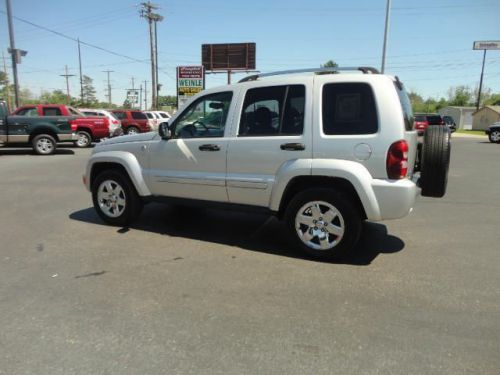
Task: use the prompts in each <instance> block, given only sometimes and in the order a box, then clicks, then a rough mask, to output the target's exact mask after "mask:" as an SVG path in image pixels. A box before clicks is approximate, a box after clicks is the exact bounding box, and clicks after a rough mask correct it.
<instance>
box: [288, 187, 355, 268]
mask: <svg viewBox="0 0 500 375" xmlns="http://www.w3.org/2000/svg"><path fill="white" fill-rule="evenodd" d="M285 222H286V226H287V229H288V231H289V235H290V238H291V239H292V242H293V243H294V244H295V245H296V246H297V247H298V248H299V249H301V250H303V251H305V252H306V253H308V254H310V255H312V256H314V257H316V258H320V259H336V258H341V257H343V256H346V255H347V254H348V253H350V252H351V251H352V249H353V248H354V246H355V245H356V243H357V242H358V239H359V236H360V233H361V226H362V225H361V215H360V212H359V210H358V209H357V208H356V206H355V204H354V203H353V201H352V199H350V198H349V197H348V196H346V195H344V194H342V193H341V192H338V191H335V190H332V189H309V190H305V191H302V192H300V193H298V194H297V195H296V196H295V197H293V198H292V200H291V201H290V203H289V205H288V208H287V210H286V213H285Z"/></svg>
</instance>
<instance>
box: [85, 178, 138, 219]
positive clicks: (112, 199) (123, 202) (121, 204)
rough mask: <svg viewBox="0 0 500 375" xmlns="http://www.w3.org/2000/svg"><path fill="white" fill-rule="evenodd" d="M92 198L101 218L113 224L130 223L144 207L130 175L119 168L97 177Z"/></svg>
mask: <svg viewBox="0 0 500 375" xmlns="http://www.w3.org/2000/svg"><path fill="white" fill-rule="evenodd" d="M92 200H93V203H94V208H95V210H96V211H97V213H98V215H99V216H100V217H101V219H103V220H104V221H105V222H107V223H109V224H111V225H120V226H124V225H129V224H130V223H132V222H133V221H134V220H135V219H136V218H137V217H138V216H139V214H140V213H141V210H142V207H143V203H142V200H141V198H140V197H139V195H138V194H137V192H136V190H135V187H134V185H133V184H132V182H131V181H130V179H129V178H128V176H125V175H124V174H123V173H122V172H120V171H117V170H107V171H104V172H101V173H100V174H99V175H98V176H97V177H96V179H95V180H94V182H93V183H92Z"/></svg>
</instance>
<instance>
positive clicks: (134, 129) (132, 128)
mask: <svg viewBox="0 0 500 375" xmlns="http://www.w3.org/2000/svg"><path fill="white" fill-rule="evenodd" d="M139 133H140V130H139V128H138V127H137V126H129V127H128V128H127V134H139Z"/></svg>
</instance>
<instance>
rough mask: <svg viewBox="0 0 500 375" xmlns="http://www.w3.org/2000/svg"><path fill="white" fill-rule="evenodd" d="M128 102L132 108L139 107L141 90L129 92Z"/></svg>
mask: <svg viewBox="0 0 500 375" xmlns="http://www.w3.org/2000/svg"><path fill="white" fill-rule="evenodd" d="M127 102H128V103H129V104H130V106H132V107H136V106H138V105H139V90H127Z"/></svg>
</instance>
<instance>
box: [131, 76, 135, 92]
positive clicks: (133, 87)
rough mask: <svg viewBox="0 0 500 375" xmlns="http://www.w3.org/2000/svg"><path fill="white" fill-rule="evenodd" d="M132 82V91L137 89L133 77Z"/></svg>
mask: <svg viewBox="0 0 500 375" xmlns="http://www.w3.org/2000/svg"><path fill="white" fill-rule="evenodd" d="M130 80H131V81H132V90H134V89H135V86H134V83H135V78H134V77H131V78H130Z"/></svg>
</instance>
